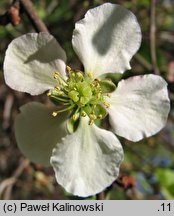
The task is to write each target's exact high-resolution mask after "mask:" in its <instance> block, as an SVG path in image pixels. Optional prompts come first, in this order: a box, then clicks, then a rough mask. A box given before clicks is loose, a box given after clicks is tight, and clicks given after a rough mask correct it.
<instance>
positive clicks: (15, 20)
mask: <svg viewBox="0 0 174 216" xmlns="http://www.w3.org/2000/svg"><path fill="white" fill-rule="evenodd" d="M19 10H20V4H19V0H15V1H14V2H13V4H12V5H11V6H10V8H9V9H8V10H7V12H6V13H5V14H3V15H1V16H0V25H7V24H9V23H11V24H12V25H13V26H16V25H18V24H19V23H20V20H21V19H20V16H19Z"/></svg>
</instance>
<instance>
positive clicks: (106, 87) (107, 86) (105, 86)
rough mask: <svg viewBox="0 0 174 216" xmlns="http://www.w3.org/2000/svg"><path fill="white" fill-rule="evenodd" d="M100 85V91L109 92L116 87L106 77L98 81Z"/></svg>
mask: <svg viewBox="0 0 174 216" xmlns="http://www.w3.org/2000/svg"><path fill="white" fill-rule="evenodd" d="M100 87H101V89H102V93H110V92H113V91H114V90H115V89H116V86H115V84H114V83H113V82H112V81H111V80H108V79H104V80H101V81H100Z"/></svg>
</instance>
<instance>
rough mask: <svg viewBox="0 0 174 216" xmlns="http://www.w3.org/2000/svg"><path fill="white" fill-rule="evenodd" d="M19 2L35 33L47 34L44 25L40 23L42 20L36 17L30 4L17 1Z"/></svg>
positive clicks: (22, 0)
mask: <svg viewBox="0 0 174 216" xmlns="http://www.w3.org/2000/svg"><path fill="white" fill-rule="evenodd" d="M19 1H20V4H21V6H22V8H23V10H24V11H25V13H26V14H27V16H28V18H29V20H30V21H31V23H32V24H33V27H34V28H35V30H36V31H37V32H48V33H49V31H48V29H47V27H46V25H45V24H44V22H42V20H41V19H40V18H39V16H38V15H37V13H36V11H35V9H34V7H33V4H32V2H31V1H30V0H19Z"/></svg>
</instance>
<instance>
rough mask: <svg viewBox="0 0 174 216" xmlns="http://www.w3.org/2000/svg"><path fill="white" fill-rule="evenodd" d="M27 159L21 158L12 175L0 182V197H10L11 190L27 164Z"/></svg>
mask: <svg viewBox="0 0 174 216" xmlns="http://www.w3.org/2000/svg"><path fill="white" fill-rule="evenodd" d="M29 163H30V162H29V160H27V159H22V160H21V161H20V164H19V166H18V167H17V169H16V170H15V172H14V173H13V175H12V177H10V178H7V179H5V180H4V181H2V182H1V184H0V199H10V195H11V191H12V189H13V186H14V184H15V183H16V182H17V180H18V178H19V176H20V175H21V174H22V172H23V170H24V169H25V168H26V167H27V166H28V165H29Z"/></svg>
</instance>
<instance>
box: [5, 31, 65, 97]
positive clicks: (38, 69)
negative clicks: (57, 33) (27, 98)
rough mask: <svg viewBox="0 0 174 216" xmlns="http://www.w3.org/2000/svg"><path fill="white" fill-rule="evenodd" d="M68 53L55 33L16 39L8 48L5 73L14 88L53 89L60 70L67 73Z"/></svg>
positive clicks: (23, 90) (25, 90)
mask: <svg viewBox="0 0 174 216" xmlns="http://www.w3.org/2000/svg"><path fill="white" fill-rule="evenodd" d="M65 61H66V54H65V52H64V50H63V49H62V48H61V47H60V45H59V44H58V42H57V41H56V40H55V38H54V37H53V36H51V35H50V34H48V33H45V32H41V33H39V34H37V33H29V34H26V35H23V36H21V37H18V38H16V39H14V40H13V41H12V42H11V43H10V45H9V46H8V49H7V51H6V56H5V60H4V76H5V81H6V83H7V85H9V86H10V87H11V88H13V89H15V90H18V91H22V92H27V93H30V94H31V95H38V94H41V93H43V92H44V91H46V90H48V89H51V88H53V87H54V86H55V85H56V84H57V82H56V80H55V79H54V78H53V75H54V72H55V71H58V72H59V73H60V74H61V76H62V77H65V76H66V73H65Z"/></svg>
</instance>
